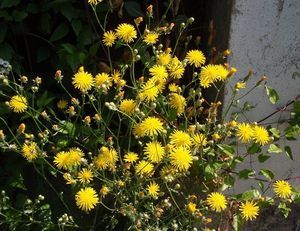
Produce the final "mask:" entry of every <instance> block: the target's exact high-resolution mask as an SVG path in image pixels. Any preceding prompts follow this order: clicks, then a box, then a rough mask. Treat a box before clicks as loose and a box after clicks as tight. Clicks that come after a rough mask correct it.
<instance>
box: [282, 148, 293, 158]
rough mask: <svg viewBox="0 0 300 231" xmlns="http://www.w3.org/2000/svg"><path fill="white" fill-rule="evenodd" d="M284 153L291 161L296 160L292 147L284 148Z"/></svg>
mask: <svg viewBox="0 0 300 231" xmlns="http://www.w3.org/2000/svg"><path fill="white" fill-rule="evenodd" d="M284 151H285V154H286V155H287V156H288V157H289V158H290V159H291V160H294V158H293V154H292V149H291V148H290V146H284Z"/></svg>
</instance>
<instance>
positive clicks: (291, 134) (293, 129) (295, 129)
mask: <svg viewBox="0 0 300 231" xmlns="http://www.w3.org/2000/svg"><path fill="white" fill-rule="evenodd" d="M299 132H300V127H299V126H298V124H297V125H294V126H290V127H288V128H286V129H285V130H284V134H285V138H287V139H288V140H295V139H296V138H295V136H297V135H298V134H299Z"/></svg>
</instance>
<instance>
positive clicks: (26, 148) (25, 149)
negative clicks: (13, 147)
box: [21, 142, 38, 161]
mask: <svg viewBox="0 0 300 231" xmlns="http://www.w3.org/2000/svg"><path fill="white" fill-rule="evenodd" d="M21 153H22V156H24V157H25V158H26V159H27V160H28V161H32V160H34V159H36V158H37V157H38V146H37V144H36V143H35V142H30V143H28V144H26V143H25V144H23V146H22V152H21Z"/></svg>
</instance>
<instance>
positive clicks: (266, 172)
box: [259, 169, 275, 180]
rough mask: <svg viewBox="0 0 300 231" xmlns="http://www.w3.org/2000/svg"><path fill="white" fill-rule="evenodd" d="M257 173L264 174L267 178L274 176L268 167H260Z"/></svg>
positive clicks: (270, 178)
mask: <svg viewBox="0 0 300 231" xmlns="http://www.w3.org/2000/svg"><path fill="white" fill-rule="evenodd" d="M259 175H263V176H265V177H266V178H267V179H269V180H272V179H274V177H275V176H274V173H273V172H272V171H271V170H269V169H261V170H260V171H259Z"/></svg>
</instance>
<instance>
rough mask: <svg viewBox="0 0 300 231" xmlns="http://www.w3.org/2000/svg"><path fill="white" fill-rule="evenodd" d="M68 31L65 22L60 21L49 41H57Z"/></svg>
mask: <svg viewBox="0 0 300 231" xmlns="http://www.w3.org/2000/svg"><path fill="white" fill-rule="evenodd" d="M68 32H69V27H68V26H67V25H66V24H65V23H62V24H60V25H59V26H58V27H57V28H56V29H55V30H54V32H53V33H52V35H51V37H50V39H49V40H50V41H51V42H54V41H57V40H59V39H61V38H63V37H65V36H66V35H67V34H68Z"/></svg>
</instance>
